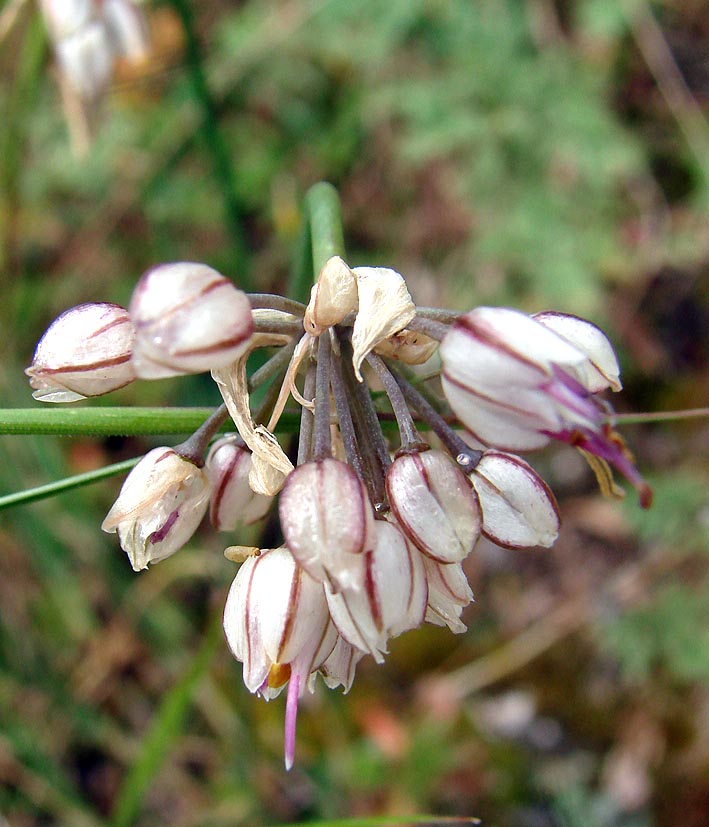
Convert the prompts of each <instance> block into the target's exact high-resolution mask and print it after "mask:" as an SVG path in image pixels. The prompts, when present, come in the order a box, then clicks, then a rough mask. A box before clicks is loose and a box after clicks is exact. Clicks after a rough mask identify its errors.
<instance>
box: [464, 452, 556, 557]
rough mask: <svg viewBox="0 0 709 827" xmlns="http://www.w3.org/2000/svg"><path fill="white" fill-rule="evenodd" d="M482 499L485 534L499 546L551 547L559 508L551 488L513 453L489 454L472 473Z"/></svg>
mask: <svg viewBox="0 0 709 827" xmlns="http://www.w3.org/2000/svg"><path fill="white" fill-rule="evenodd" d="M470 481H471V482H472V484H473V487H474V488H475V490H476V492H477V494H478V497H479V499H480V507H481V509H482V516H483V524H482V530H483V534H484V535H485V536H486V537H488V538H489V539H490V540H492V541H493V542H494V543H497V544H498V545H500V546H505V547H507V548H528V547H530V546H547V547H548V546H551V545H552V544H553V543H554V541H555V540H556V538H557V536H558V534H559V508H558V506H557V504H556V499H555V497H554V495H553V494H552V492H551V490H550V489H549V486H548V485H547V484H546V483H545V482H544V480H543V479H542V478H541V477H540V476H539V474H537V473H536V472H535V471H534V469H533V468H532V467H531V466H530V465H529V464H528V463H526V462H525V461H524V460H522V459H520V458H519V457H516V456H514V454H505V453H502V452H501V451H486V452H485V453H484V454H483V457H482V459H481V460H480V463H479V464H478V465H477V467H476V468H475V470H474V471H473V472H471V474H470Z"/></svg>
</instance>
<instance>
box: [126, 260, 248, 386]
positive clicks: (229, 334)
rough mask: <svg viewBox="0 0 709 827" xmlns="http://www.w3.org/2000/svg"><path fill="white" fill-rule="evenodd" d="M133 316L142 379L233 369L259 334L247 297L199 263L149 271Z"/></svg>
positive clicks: (135, 353)
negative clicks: (233, 363) (255, 331)
mask: <svg viewBox="0 0 709 827" xmlns="http://www.w3.org/2000/svg"><path fill="white" fill-rule="evenodd" d="M128 310H129V313H130V316H131V319H132V320H133V324H134V325H135V330H136V341H135V347H134V350H133V365H134V367H135V371H136V374H137V375H138V376H139V377H140V378H142V379H159V378H162V377H164V376H176V375H179V374H184V373H201V372H202V371H208V370H211V369H213V368H219V367H222V366H225V365H228V364H230V363H232V362H234V361H235V360H236V359H237V358H238V357H239V356H240V355H241V354H242V353H243V352H244V351H245V350H246V349H247V348H248V344H249V338H250V336H251V334H252V332H253V319H252V316H251V306H250V304H249V300H248V298H247V297H246V294H245V293H243V292H242V291H241V290H237V288H236V287H235V286H234V285H233V283H232V282H231V281H229V279H227V278H225V277H224V276H222V275H221V274H220V273H218V272H217V271H216V270H213V269H212V268H211V267H207V265H205V264H196V263H194V262H187V261H181V262H176V263H173V264H162V265H160V266H159V267H155V268H153V269H152V270H148V272H147V273H145V274H144V275H143V276H142V277H141V279H140V281H139V282H138V285H137V286H136V288H135V291H134V292H133V296H132V298H131V302H130V306H129V308H128Z"/></svg>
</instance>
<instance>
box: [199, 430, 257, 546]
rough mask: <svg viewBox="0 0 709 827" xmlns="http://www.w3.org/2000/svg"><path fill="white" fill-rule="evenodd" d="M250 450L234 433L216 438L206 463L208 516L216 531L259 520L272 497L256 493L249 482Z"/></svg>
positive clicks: (229, 529)
mask: <svg viewBox="0 0 709 827" xmlns="http://www.w3.org/2000/svg"><path fill="white" fill-rule="evenodd" d="M251 457H252V454H251V451H249V449H248V448H247V447H246V446H245V445H244V443H243V441H242V440H241V439H240V438H239V437H237V436H236V435H235V434H228V435H227V436H223V437H221V438H220V439H218V440H217V441H216V442H215V443H214V444H213V445H212V447H211V448H210V451H209V454H208V456H207V461H206V463H205V466H204V467H205V470H206V472H207V476H208V477H209V483H210V486H211V489H212V496H211V498H210V502H209V517H210V519H211V521H212V525H213V526H214V528H216V529H217V531H233V529H235V528H236V527H237V525H250V524H251V523H255V522H256V521H257V520H260V519H261V518H262V517H263V516H264V515H265V514H266V512H267V511H268V509H269V508H270V505H271V502H272V501H273V497H267V496H265V495H264V494H257V493H256V492H255V491H253V490H252V488H251V486H250V485H249V471H250V470H251Z"/></svg>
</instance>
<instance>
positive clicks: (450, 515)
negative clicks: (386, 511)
mask: <svg viewBox="0 0 709 827" xmlns="http://www.w3.org/2000/svg"><path fill="white" fill-rule="evenodd" d="M386 489H387V496H388V497H389V503H390V505H391V508H392V511H393V513H394V514H395V516H396V519H397V521H398V523H399V525H400V526H401V528H402V529H403V531H404V533H405V534H406V536H407V537H408V538H409V539H410V540H411V541H412V542H413V543H414V544H415V545H416V546H417V547H418V548H419V549H421V551H422V552H423V553H424V554H426V555H427V556H428V557H431V558H432V559H434V560H438V561H439V562H441V563H454V562H459V561H460V560H462V559H463V558H465V557H467V555H468V554H469V553H470V552H471V551H472V550H473V547H474V546H475V543H476V542H477V539H478V537H479V536H480V507H479V505H478V500H477V496H476V494H475V492H474V491H473V489H472V487H471V485H470V483H469V482H468V480H467V479H466V477H465V475H464V474H463V473H462V471H460V470H459V468H458V467H457V466H456V464H455V463H454V462H453V460H452V459H451V458H450V457H449V456H448V455H447V454H445V453H444V452H443V451H439V450H432V451H423V452H421V453H415V454H405V455H403V456H400V457H397V458H396V459H395V460H394V462H393V463H392V464H391V465H390V466H389V469H388V470H387V475H386Z"/></svg>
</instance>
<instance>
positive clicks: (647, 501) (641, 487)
mask: <svg viewBox="0 0 709 827" xmlns="http://www.w3.org/2000/svg"><path fill="white" fill-rule="evenodd" d="M636 489H637V492H638V497H639V499H640V508H644V509H648V508H650V507H651V506H652V500H653V491H652V488H650V486H649V485H648V484H647V483H646V482H645V480H641V481H640V482H639V483H638V484H637V485H636Z"/></svg>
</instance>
